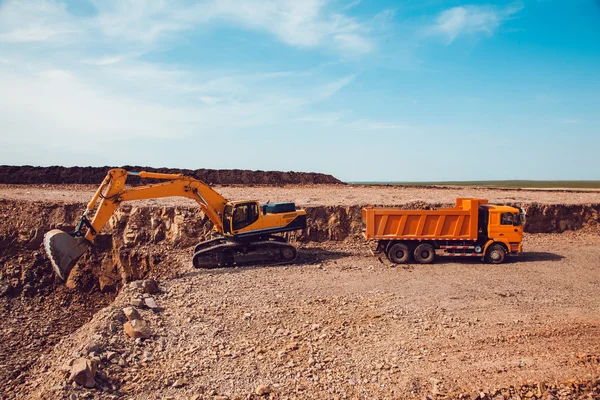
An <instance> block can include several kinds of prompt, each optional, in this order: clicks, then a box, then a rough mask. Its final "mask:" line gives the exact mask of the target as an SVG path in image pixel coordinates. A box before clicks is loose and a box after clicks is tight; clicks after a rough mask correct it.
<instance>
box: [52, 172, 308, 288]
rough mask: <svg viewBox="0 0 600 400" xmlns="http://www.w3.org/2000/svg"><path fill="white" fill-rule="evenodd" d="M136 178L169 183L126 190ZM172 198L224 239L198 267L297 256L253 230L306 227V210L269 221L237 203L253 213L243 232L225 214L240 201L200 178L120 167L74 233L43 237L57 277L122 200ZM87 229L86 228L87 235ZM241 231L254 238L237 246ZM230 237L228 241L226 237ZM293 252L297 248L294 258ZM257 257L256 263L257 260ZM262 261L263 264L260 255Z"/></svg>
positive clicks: (200, 255) (197, 258)
mask: <svg viewBox="0 0 600 400" xmlns="http://www.w3.org/2000/svg"><path fill="white" fill-rule="evenodd" d="M132 175H133V176H139V177H141V178H148V179H161V180H167V181H166V182H161V183H157V184H154V185H147V186H140V187H134V188H127V189H126V188H125V182H126V180H127V177H128V176H132ZM172 196H180V197H188V198H191V199H193V200H195V201H196V202H197V203H198V205H199V206H200V209H201V210H202V211H203V212H204V213H205V214H206V216H207V217H208V218H209V220H210V221H211V222H212V223H213V226H214V230H215V231H216V232H217V233H218V234H220V235H221V236H222V238H221V239H217V240H215V239H213V240H210V241H207V242H203V243H200V244H199V245H198V246H196V249H195V254H194V266H196V267H209V266H210V265H212V264H215V263H216V264H218V265H222V264H228V262H226V261H227V260H232V259H233V254H235V253H239V251H240V249H242V250H243V252H244V253H247V252H248V249H249V248H252V249H258V250H257V253H260V252H261V251H264V250H265V249H269V250H270V251H271V252H272V251H276V252H280V253H281V255H282V257H283V259H285V260H287V261H290V260H293V258H295V256H296V253H295V248H294V247H293V246H291V245H288V244H284V243H282V240H281V238H278V237H277V238H271V237H265V235H261V234H260V233H255V232H263V231H265V229H264V228H265V226H266V227H267V228H268V230H269V232H271V233H273V232H274V233H278V232H287V231H290V230H297V229H303V228H304V227H305V226H306V216H305V215H306V213H305V212H304V211H303V210H299V211H294V212H295V214H294V215H293V216H296V215H297V216H299V218H298V219H297V220H295V221H294V222H293V223H290V221H289V220H284V219H282V218H275V216H268V217H265V215H263V214H261V213H260V211H258V210H257V211H256V212H255V213H254V214H252V213H251V211H252V209H251V207H249V206H251V205H256V206H255V207H254V208H256V209H257V208H258V204H257V203H256V202H246V203H244V202H242V204H239V205H240V206H245V208H244V207H240V210H239V211H242V212H244V211H246V212H249V214H248V219H249V220H250V219H251V217H253V218H254V219H253V220H250V222H249V223H248V224H246V225H244V228H243V229H239V230H235V229H236V227H237V226H238V225H239V226H241V225H240V224H239V222H235V221H233V216H226V214H227V213H226V207H229V208H230V209H232V208H233V207H236V206H237V205H238V202H235V203H231V202H229V201H228V200H227V199H226V198H224V197H223V196H221V195H220V194H219V193H217V192H216V191H215V190H214V189H212V188H211V187H210V186H208V185H207V184H206V183H204V182H202V181H201V180H199V179H196V178H193V177H189V176H185V175H178V174H159V173H153V172H145V171H142V172H127V171H126V170H124V169H121V168H116V169H111V170H110V171H109V172H108V173H107V175H106V177H105V178H104V180H103V181H102V183H101V185H100V187H99V188H98V190H96V192H95V193H94V195H93V196H92V199H91V200H90V202H89V203H88V205H87V207H86V209H85V211H84V212H83V215H82V216H81V219H80V221H79V223H78V225H77V227H76V229H75V231H74V232H71V233H66V232H64V231H62V230H60V229H53V230H51V231H49V232H48V233H46V235H45V236H44V249H45V251H46V253H47V255H48V257H49V259H50V262H51V263H52V266H53V268H54V270H55V272H56V274H57V275H58V276H59V277H60V278H61V279H63V280H66V279H67V277H68V276H69V272H70V271H71V269H72V268H73V267H74V266H75V264H76V263H77V260H79V259H80V258H81V257H82V256H83V254H85V252H86V250H87V248H88V247H89V245H90V244H92V243H93V242H94V239H95V238H96V236H97V235H98V233H99V232H100V231H101V230H102V228H103V227H104V225H105V224H106V223H107V222H108V220H109V218H110V217H111V215H113V213H114V212H115V210H116V209H117V208H118V207H119V205H120V204H121V203H122V202H124V201H133V200H142V199H152V198H160V197H172ZM294 207H295V206H294ZM246 209H248V210H249V211H248V210H246ZM94 210H95V213H94V216H93V218H92V219H91V220H90V219H89V218H88V215H89V214H90V213H92V212H94ZM236 215H237V214H236ZM289 215H290V214H289V213H287V214H286V215H285V217H286V218H287V217H289ZM260 218H262V219H260ZM259 219H260V220H259ZM298 221H301V223H298ZM236 224H237V225H236ZM232 227H233V229H234V231H233V232H232ZM84 228H85V229H86V230H85V232H84ZM238 232H239V236H240V237H241V236H242V235H244V236H245V237H248V235H249V236H250V237H252V238H253V239H255V240H254V241H247V240H246V241H245V242H244V243H239V242H238V241H237V240H236V233H238ZM227 237H230V238H229V239H227ZM290 249H293V258H292V253H291V252H292V250H290ZM254 258H256V257H254ZM254 258H252V259H253V260H254ZM258 260H260V257H259V258H258ZM229 264H231V262H229Z"/></svg>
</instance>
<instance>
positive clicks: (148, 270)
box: [0, 200, 600, 295]
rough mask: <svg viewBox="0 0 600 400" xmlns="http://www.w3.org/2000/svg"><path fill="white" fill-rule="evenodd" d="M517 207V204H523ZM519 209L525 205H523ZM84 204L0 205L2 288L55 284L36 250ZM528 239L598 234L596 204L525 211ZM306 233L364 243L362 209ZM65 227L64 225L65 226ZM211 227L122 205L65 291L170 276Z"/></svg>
mask: <svg viewBox="0 0 600 400" xmlns="http://www.w3.org/2000/svg"><path fill="white" fill-rule="evenodd" d="M521 205H522V204H521ZM439 206H441V205H440V204H429V203H425V202H412V203H408V204H403V205H401V206H400V207H402V208H406V209H428V208H434V207H439ZM522 206H523V205H522ZM83 208H84V205H83V204H54V203H43V202H34V203H31V202H24V201H14V200H0V216H1V217H2V219H3V220H4V221H5V223H4V224H3V225H2V227H1V229H0V264H1V268H0V284H2V285H3V287H4V288H5V289H3V290H6V291H13V292H15V293H20V292H21V291H23V292H24V294H25V295H27V294H28V293H29V292H32V293H35V292H37V291H38V290H45V289H46V288H48V287H52V286H54V285H57V284H59V283H57V282H55V278H54V275H53V274H52V271H51V268H50V266H49V264H48V260H47V259H46V257H45V255H44V254H43V252H42V251H41V249H40V244H41V242H42V239H43V235H44V233H45V232H46V231H47V230H49V229H52V228H55V227H58V228H61V229H63V230H65V231H70V230H72V229H73V226H74V225H75V224H76V222H77V220H78V218H79V216H80V213H81V210H82V209H83ZM524 208H525V210H526V212H527V215H528V216H527V224H526V226H525V231H526V232H528V233H560V232H564V231H572V230H580V229H587V230H594V231H595V230H597V229H598V227H599V223H600V204H596V205H540V204H529V205H524ZM306 211H307V221H308V227H307V229H306V231H304V232H298V233H292V234H291V235H290V240H291V241H292V242H300V243H306V242H326V241H344V240H347V239H351V240H359V241H362V236H361V231H362V218H361V207H359V206H346V207H344V206H314V207H307V208H306ZM65 221H66V224H65ZM211 232H212V224H211V222H210V221H209V220H208V218H206V217H205V216H204V215H203V213H202V212H201V211H200V210H198V208H196V207H188V206H176V207H172V206H142V207H137V206H131V205H124V206H122V207H121V208H120V209H119V210H117V212H116V213H115V214H114V215H113V216H112V217H111V219H110V220H109V222H108V224H107V226H106V227H105V228H104V230H103V234H101V235H99V237H98V238H97V240H96V243H95V246H92V248H91V250H90V251H89V252H88V253H87V254H86V255H85V256H84V258H83V259H82V261H81V262H80V263H79V265H78V266H77V267H76V268H75V269H74V270H73V273H72V275H71V278H70V281H69V282H68V286H70V287H72V288H74V287H79V288H83V289H85V290H92V289H93V288H99V289H100V290H101V291H103V292H106V291H109V292H110V291H114V290H116V289H118V287H120V285H121V284H122V283H123V282H128V281H131V280H135V279H141V278H143V277H145V276H147V275H150V274H151V275H154V276H169V275H171V274H172V273H173V271H171V270H169V269H168V267H164V265H168V257H169V254H170V250H172V249H177V248H178V249H187V248H190V247H192V246H194V245H195V244H197V243H198V242H199V241H202V240H205V239H207V238H208V237H209V236H210V235H211Z"/></svg>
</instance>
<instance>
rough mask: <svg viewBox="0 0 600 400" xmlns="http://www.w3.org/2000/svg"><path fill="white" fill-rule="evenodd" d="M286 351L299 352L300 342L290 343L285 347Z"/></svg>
mask: <svg viewBox="0 0 600 400" xmlns="http://www.w3.org/2000/svg"><path fill="white" fill-rule="evenodd" d="M285 349H286V350H288V351H292V350H298V342H289V343H288V344H286V345H285Z"/></svg>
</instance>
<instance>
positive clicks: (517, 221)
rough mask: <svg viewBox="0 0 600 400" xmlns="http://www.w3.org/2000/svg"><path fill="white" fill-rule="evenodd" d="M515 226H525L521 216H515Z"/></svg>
mask: <svg viewBox="0 0 600 400" xmlns="http://www.w3.org/2000/svg"><path fill="white" fill-rule="evenodd" d="M513 225H514V226H519V225H523V218H521V214H515V216H514V219H513Z"/></svg>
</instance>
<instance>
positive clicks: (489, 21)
mask: <svg viewBox="0 0 600 400" xmlns="http://www.w3.org/2000/svg"><path fill="white" fill-rule="evenodd" d="M522 8H523V7H522V5H518V4H514V5H510V6H507V7H505V8H498V7H495V6H490V5H482V6H472V5H469V6H460V7H453V8H450V9H448V10H445V11H443V12H441V13H440V14H439V15H438V16H437V18H436V20H435V23H434V24H433V26H431V27H430V28H429V30H428V31H429V33H430V34H434V35H439V36H442V37H443V38H444V39H445V41H446V44H450V43H452V42H453V41H454V40H456V39H457V38H458V37H459V36H461V35H474V34H483V35H486V36H492V35H493V34H494V32H496V30H497V29H498V28H499V27H500V25H502V23H503V22H505V21H506V20H507V19H508V18H509V17H510V16H512V15H514V14H516V13H517V12H519V11H520V10H521V9H522Z"/></svg>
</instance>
